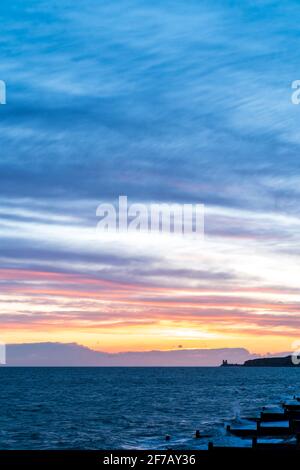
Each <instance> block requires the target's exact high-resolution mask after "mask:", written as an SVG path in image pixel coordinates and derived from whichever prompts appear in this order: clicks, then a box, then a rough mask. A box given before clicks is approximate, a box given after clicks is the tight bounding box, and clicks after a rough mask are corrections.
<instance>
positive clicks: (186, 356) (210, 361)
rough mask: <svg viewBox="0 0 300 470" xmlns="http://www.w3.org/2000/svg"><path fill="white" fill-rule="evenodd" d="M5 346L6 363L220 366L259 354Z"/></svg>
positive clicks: (63, 345) (73, 345) (229, 350)
mask: <svg viewBox="0 0 300 470" xmlns="http://www.w3.org/2000/svg"><path fill="white" fill-rule="evenodd" d="M6 348H7V349H6V362H7V364H6V365H7V366H91V367H93V366H94V367H111V366H116V367H122V366H132V367H134V366H142V367H147V366H149V367H151V366H152V367H156V366H158V367H159V366H165V367H167V366H174V367H175V366H219V365H220V364H221V363H222V360H223V359H224V358H228V360H229V361H231V362H239V363H243V362H245V361H246V360H248V359H254V358H255V357H258V356H257V355H253V354H250V353H249V352H248V351H247V349H244V348H222V349H183V348H178V349H176V350H170V351H159V350H157V351H146V352H122V353H116V354H110V353H105V352H99V351H94V350H92V349H89V348H87V347H85V346H81V345H79V344H76V343H28V344H9V345H7V347H6Z"/></svg>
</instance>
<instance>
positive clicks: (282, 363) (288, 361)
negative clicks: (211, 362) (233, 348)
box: [221, 355, 299, 367]
mask: <svg viewBox="0 0 300 470" xmlns="http://www.w3.org/2000/svg"><path fill="white" fill-rule="evenodd" d="M298 366H299V365H295V364H294V363H293V362H292V356H291V355H289V356H284V357H260V358H255V359H248V360H247V361H245V362H244V364H230V363H229V362H228V361H227V360H224V361H223V362H222V364H221V367H298Z"/></svg>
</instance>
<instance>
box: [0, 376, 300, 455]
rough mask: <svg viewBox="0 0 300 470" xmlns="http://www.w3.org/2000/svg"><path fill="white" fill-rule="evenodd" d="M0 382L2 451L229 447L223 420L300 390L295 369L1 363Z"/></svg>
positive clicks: (237, 418)
mask: <svg viewBox="0 0 300 470" xmlns="http://www.w3.org/2000/svg"><path fill="white" fill-rule="evenodd" d="M0 380H1V388H0V410H1V411H0V449H2V450H3V449H205V448H207V445H208V442H209V441H214V442H215V443H217V444H223V445H231V444H233V443H234V442H232V439H234V438H232V437H230V436H228V435H227V433H226V425H227V424H228V423H239V422H243V419H244V418H245V417H249V416H255V415H257V413H258V412H259V410H260V408H261V407H262V406H264V405H272V404H277V403H279V402H280V401H283V400H285V399H287V398H290V397H292V396H293V395H299V394H300V369H298V368H264V367H262V368H243V367H232V368H231V367H227V368H226V367H224V368H222V367H219V368H205V367H199V368H194V367H193V368H180V367H178V368H177V367H174V368H173V367H172V368H171V367H170V368H150V367H149V368H124V367H123V368H80V367H78V368H68V367H66V368H64V367H60V368H38V367H37V368H29V367H28V368H9V367H2V368H0ZM196 429H199V430H200V432H201V435H202V436H203V437H202V438H200V439H195V437H194V433H195V430H196ZM166 435H169V436H170V440H169V441H166V439H165V437H166Z"/></svg>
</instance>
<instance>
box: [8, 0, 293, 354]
mask: <svg viewBox="0 0 300 470" xmlns="http://www.w3.org/2000/svg"><path fill="white" fill-rule="evenodd" d="M299 14H300V5H299V3H298V2H297V1H292V0H287V1H285V2H278V1H271V0H270V1H269V0H265V1H264V0H256V1H250V0H245V1H244V2H238V1H233V0H232V1H230V0H222V1H220V0H219V1H218V0H216V1H214V2H211V1H209V0H207V1H205V0H203V1H201V2H200V1H196V0H187V1H184V2H183V1H179V0H172V1H170V0H159V1H158V0H151V1H150V0H123V1H122V0H118V1H117V0H111V1H110V2H107V1H104V0H84V1H83V0H81V1H78V2H75V3H74V2H73V1H71V0H59V1H58V0H52V1H51V2H46V1H42V0H35V1H33V0H15V1H14V2H10V1H8V0H3V1H2V8H1V33H0V43H1V48H0V80H4V81H5V83H6V86H7V104H6V105H1V106H0V138H1V141H0V143H1V144H0V339H1V341H4V342H7V343H31V342H32V343H34V342H52V341H54V342H63V343H69V342H72V343H73V342H76V343H78V344H81V345H84V346H87V347H89V348H92V349H95V350H97V351H104V352H109V353H116V352H126V351H148V350H153V349H155V350H162V351H165V350H170V349H178V348H179V349H180V348H184V349H192V348H200V349H209V348H212V349H215V348H246V349H247V350H249V351H250V352H251V353H258V354H265V353H268V352H271V353H272V352H274V353H275V352H279V351H289V350H291V349H292V344H293V342H294V341H296V340H298V339H300V338H299V326H300V316H299V308H300V290H299V279H300V263H299V257H300V235H299V229H300V207H299V201H300V189H299V187H300V186H299V182H300V167H299V158H300V157H299V150H300V133H299V130H300V106H296V105H293V104H292V102H291V94H292V89H291V84H292V82H293V81H294V80H297V79H300V58H299V46H300V29H299V26H298V23H297V21H296V18H298V17H299ZM119 195H127V196H128V200H129V201H130V202H131V203H145V204H150V203H153V202H155V203H179V204H187V203H190V204H198V203H199V204H204V206H205V238H204V240H201V239H200V238H197V237H189V236H186V237H182V236H180V235H178V236H177V235H174V234H169V235H168V234H153V233H152V234H147V233H141V232H135V233H134V232H132V233H99V231H97V230H96V225H97V222H98V219H97V217H96V208H97V206H98V204H100V203H115V202H116V201H117V200H118V197H119Z"/></svg>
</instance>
